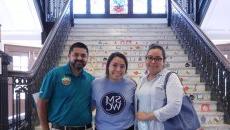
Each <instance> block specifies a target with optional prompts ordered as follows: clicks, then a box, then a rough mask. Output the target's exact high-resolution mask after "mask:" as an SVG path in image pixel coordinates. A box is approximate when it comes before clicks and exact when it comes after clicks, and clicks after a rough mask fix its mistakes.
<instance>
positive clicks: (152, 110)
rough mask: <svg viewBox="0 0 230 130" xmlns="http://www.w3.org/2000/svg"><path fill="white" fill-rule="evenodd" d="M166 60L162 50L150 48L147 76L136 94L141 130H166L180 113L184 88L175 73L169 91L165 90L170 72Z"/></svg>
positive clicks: (155, 46) (138, 124)
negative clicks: (170, 120)
mask: <svg viewBox="0 0 230 130" xmlns="http://www.w3.org/2000/svg"><path fill="white" fill-rule="evenodd" d="M165 60H166V56H165V50H164V48H163V47H162V46H160V45H156V44H152V45H150V46H149V49H148V51H147V54H146V61H145V64H146V69H147V74H146V75H145V76H144V77H143V78H142V80H141V83H140V86H138V88H137V90H136V105H137V112H136V119H137V127H138V130H164V125H163V122H164V121H166V120H168V119H169V118H172V117H174V116H176V115H177V114H178V113H179V112H180V109H181V105H182V98H183V86H182V85H181V82H180V80H179V78H178V77H177V75H176V74H174V73H173V74H171V76H170V77H169V79H168V82H167V86H168V87H166V90H165V89H164V81H165V76H166V74H167V73H168V72H169V71H168V70H167V69H166V68H165ZM166 97H167V104H166V105H165V99H166ZM175 125H176V124H175Z"/></svg>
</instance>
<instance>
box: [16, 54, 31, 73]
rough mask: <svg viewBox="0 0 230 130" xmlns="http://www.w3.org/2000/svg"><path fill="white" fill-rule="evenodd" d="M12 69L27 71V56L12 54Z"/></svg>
mask: <svg viewBox="0 0 230 130" xmlns="http://www.w3.org/2000/svg"><path fill="white" fill-rule="evenodd" d="M13 70H18V71H27V70H28V56H13Z"/></svg>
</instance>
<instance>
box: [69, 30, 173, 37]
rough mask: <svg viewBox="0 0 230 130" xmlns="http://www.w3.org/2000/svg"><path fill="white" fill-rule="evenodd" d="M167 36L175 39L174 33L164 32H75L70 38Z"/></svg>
mask: <svg viewBox="0 0 230 130" xmlns="http://www.w3.org/2000/svg"><path fill="white" fill-rule="evenodd" d="M162 35H164V36H167V37H172V36H173V37H175V35H174V34H173V33H172V32H167V33H166V32H164V33H157V32H155V33H144V32H139V31H138V32H125V33H123V32H74V33H71V34H70V35H69V36H70V37H85V36H86V37H129V36H131V37H134V36H136V37H157V36H162Z"/></svg>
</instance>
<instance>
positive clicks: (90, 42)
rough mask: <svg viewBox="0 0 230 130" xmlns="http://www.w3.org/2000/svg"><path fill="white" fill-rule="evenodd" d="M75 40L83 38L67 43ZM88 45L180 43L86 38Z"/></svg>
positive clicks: (175, 42) (70, 43)
mask: <svg viewBox="0 0 230 130" xmlns="http://www.w3.org/2000/svg"><path fill="white" fill-rule="evenodd" d="M74 42H82V40H76V41H71V40H68V41H67V42H66V44H65V45H72V44H73V43H74ZM84 43H85V44H87V45H89V46H90V45H98V46H101V45H132V46H133V45H139V46H142V45H147V46H148V45H150V44H153V43H154V44H160V45H164V44H165V45H179V43H178V41H177V40H144V39H141V40H98V39H97V40H87V39H86V40H84Z"/></svg>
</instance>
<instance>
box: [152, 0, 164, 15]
mask: <svg viewBox="0 0 230 130" xmlns="http://www.w3.org/2000/svg"><path fill="white" fill-rule="evenodd" d="M152 13H153V14H164V13H166V0H152Z"/></svg>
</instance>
